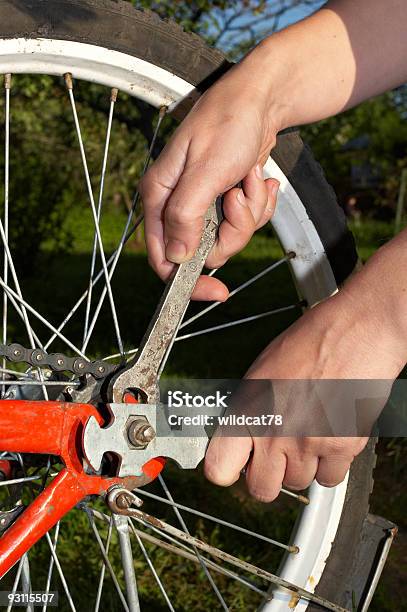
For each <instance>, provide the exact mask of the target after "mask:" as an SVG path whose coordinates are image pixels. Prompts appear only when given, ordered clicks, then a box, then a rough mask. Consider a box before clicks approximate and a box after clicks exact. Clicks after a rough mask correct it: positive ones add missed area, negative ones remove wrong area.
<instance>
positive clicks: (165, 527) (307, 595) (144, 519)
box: [131, 508, 347, 612]
mask: <svg viewBox="0 0 407 612" xmlns="http://www.w3.org/2000/svg"><path fill="white" fill-rule="evenodd" d="M131 516H132V518H133V519H134V520H135V521H137V522H139V523H141V524H142V525H148V526H153V527H154V526H155V527H158V528H159V529H160V530H161V531H162V532H166V533H168V534H170V535H173V536H174V537H175V538H177V539H178V540H181V542H184V543H186V544H190V545H191V544H192V543H194V544H195V546H196V547H197V548H199V549H200V550H202V551H204V552H206V553H208V554H210V555H211V556H213V557H216V558H218V559H220V560H222V561H226V562H227V563H230V564H231V565H233V566H235V567H239V568H241V569H243V570H244V571H246V572H249V573H250V574H254V575H255V576H258V577H259V578H262V579H264V580H266V581H267V582H269V583H271V584H276V585H278V586H280V587H282V588H284V589H287V590H288V591H290V592H292V593H294V594H295V595H297V596H298V597H299V598H302V599H305V600H308V601H312V602H315V603H318V604H319V605H321V606H323V607H325V608H326V609H328V610H332V611H333V612H347V611H346V610H345V609H344V608H342V607H341V606H338V605H337V604H334V603H332V602H330V601H328V600H327V599H325V598H324V597H321V596H319V595H316V594H314V593H311V592H310V591H307V590H306V589H303V588H302V587H299V586H297V585H295V584H292V583H290V582H288V581H287V580H284V579H283V578H280V576H277V575H276V574H272V573H271V572H268V571H266V570H264V569H261V568H260V567H257V566H256V565H253V564H252V563H249V562H248V561H243V560H242V559H238V558H237V557H235V556H233V555H230V554H229V553H227V552H225V551H223V550H220V549H219V548H216V547H214V546H211V545H210V544H207V543H206V542H203V541H202V540H199V539H198V538H195V537H194V536H191V535H188V534H186V533H184V532H183V531H181V530H180V529H178V528H177V527H174V526H173V525H169V524H168V523H166V522H164V521H162V520H159V519H157V518H155V517H153V516H149V515H148V514H147V513H145V512H142V511H140V510H137V509H136V508H132V509H131Z"/></svg>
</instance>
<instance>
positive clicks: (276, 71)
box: [236, 35, 293, 145]
mask: <svg viewBox="0 0 407 612" xmlns="http://www.w3.org/2000/svg"><path fill="white" fill-rule="evenodd" d="M276 38H278V35H273V36H272V37H269V38H266V39H265V40H263V41H262V42H260V43H259V44H258V45H257V46H256V47H255V48H254V49H253V50H252V51H250V53H249V54H248V55H246V57H244V58H243V60H242V61H241V62H240V63H239V64H238V65H237V66H236V70H237V71H239V72H240V73H241V75H242V79H243V81H244V83H245V87H250V88H251V90H252V91H253V90H254V91H256V95H257V96H258V99H259V100H260V104H261V105H262V110H263V113H264V117H265V121H266V123H267V126H268V132H269V134H270V140H274V142H275V137H276V135H277V133H278V132H280V131H281V130H283V129H285V128H287V127H290V126H291V125H293V124H292V122H291V116H292V110H291V106H290V102H289V101H290V97H289V96H288V95H286V93H285V90H286V87H287V71H288V66H287V63H286V62H284V60H283V59H282V53H281V51H282V50H281V49H280V50H279V47H280V45H278V44H277V43H278V41H277V40H275V39H276ZM277 58H279V59H277ZM274 142H272V143H270V144H272V145H274Z"/></svg>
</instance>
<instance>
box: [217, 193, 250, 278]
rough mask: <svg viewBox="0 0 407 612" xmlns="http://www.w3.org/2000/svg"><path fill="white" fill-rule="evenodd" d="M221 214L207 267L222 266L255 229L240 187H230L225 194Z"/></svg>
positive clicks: (246, 241) (248, 238)
mask: <svg viewBox="0 0 407 612" xmlns="http://www.w3.org/2000/svg"><path fill="white" fill-rule="evenodd" d="M223 215H224V219H223V221H222V223H221V224H220V227H219V232H218V238H217V240H216V243H215V246H214V247H213V249H212V251H211V253H210V255H209V257H208V259H207V261H206V265H207V267H209V268H219V267H221V266H223V264H224V263H225V262H226V261H227V260H228V259H229V257H232V255H235V254H236V253H238V252H239V251H241V250H242V249H243V248H244V247H245V246H246V244H247V243H248V242H249V240H250V238H251V237H252V236H253V232H254V231H255V229H256V223H255V220H254V218H253V214H252V211H251V209H250V207H249V206H248V203H247V200H246V196H245V194H244V192H243V190H242V189H239V188H234V189H230V190H229V191H228V192H227V193H226V194H225V196H224V199H223Z"/></svg>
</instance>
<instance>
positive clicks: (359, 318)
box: [334, 229, 407, 371]
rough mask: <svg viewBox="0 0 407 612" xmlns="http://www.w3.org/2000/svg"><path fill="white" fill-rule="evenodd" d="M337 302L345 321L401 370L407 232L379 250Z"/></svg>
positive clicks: (406, 352)
mask: <svg viewBox="0 0 407 612" xmlns="http://www.w3.org/2000/svg"><path fill="white" fill-rule="evenodd" d="M334 300H335V301H336V306H337V307H338V308H339V312H341V313H342V316H343V317H344V318H347V317H349V320H350V321H354V322H358V326H360V327H361V328H363V333H364V334H365V335H366V339H369V342H370V343H371V347H372V351H373V352H375V351H377V350H379V349H384V351H385V352H387V354H388V360H389V363H391V362H393V363H395V365H396V370H398V371H400V370H401V369H402V368H403V367H404V365H405V363H407V229H405V230H403V231H402V232H401V233H400V234H399V235H398V236H396V237H395V238H393V240H390V242H388V243H387V244H386V245H384V246H383V247H381V248H380V249H379V250H378V251H376V253H375V254H374V255H373V256H372V257H371V258H370V259H369V261H368V262H367V264H366V265H365V266H364V267H363V268H362V269H361V270H360V271H359V272H357V273H356V274H355V275H354V276H353V277H351V278H350V279H349V281H348V282H347V283H345V286H344V287H343V289H342V290H341V291H340V292H339V293H338V294H337V296H335V298H334ZM337 312H338V311H337ZM383 365H384V364H383Z"/></svg>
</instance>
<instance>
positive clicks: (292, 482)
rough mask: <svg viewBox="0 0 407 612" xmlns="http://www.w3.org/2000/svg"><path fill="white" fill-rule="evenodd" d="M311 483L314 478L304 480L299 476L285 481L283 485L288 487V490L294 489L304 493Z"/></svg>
mask: <svg viewBox="0 0 407 612" xmlns="http://www.w3.org/2000/svg"><path fill="white" fill-rule="evenodd" d="M311 483H312V478H311V479H310V478H302V477H301V476H298V477H294V478H291V477H289V478H286V479H284V482H283V485H284V486H285V487H287V489H292V490H293V491H303V490H304V489H307V488H308V487H309V486H310V484H311Z"/></svg>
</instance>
